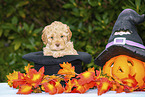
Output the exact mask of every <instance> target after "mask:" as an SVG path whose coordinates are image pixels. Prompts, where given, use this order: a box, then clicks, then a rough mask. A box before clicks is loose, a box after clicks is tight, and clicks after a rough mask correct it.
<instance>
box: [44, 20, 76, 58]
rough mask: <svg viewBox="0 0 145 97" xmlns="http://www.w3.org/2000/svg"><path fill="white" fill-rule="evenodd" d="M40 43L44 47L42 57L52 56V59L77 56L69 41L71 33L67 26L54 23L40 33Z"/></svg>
mask: <svg viewBox="0 0 145 97" xmlns="http://www.w3.org/2000/svg"><path fill="white" fill-rule="evenodd" d="M42 32H43V34H42V41H43V43H44V44H45V45H46V47H44V48H43V54H44V56H53V57H54V58H57V57H63V56H64V55H78V53H77V51H76V50H75V49H74V47H73V42H71V41H70V39H71V36H72V32H71V31H70V29H69V26H67V25H66V24H63V23H61V22H58V21H54V22H53V23H52V24H51V25H48V26H46V27H45V28H44V30H43V31H42Z"/></svg>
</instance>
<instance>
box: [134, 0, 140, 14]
mask: <svg viewBox="0 0 145 97" xmlns="http://www.w3.org/2000/svg"><path fill="white" fill-rule="evenodd" d="M140 4H141V0H135V5H136V11H137V13H138V12H139V9H140Z"/></svg>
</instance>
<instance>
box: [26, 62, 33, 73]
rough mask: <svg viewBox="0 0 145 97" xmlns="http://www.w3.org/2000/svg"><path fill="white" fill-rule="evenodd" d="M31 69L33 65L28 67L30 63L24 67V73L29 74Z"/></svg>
mask: <svg viewBox="0 0 145 97" xmlns="http://www.w3.org/2000/svg"><path fill="white" fill-rule="evenodd" d="M31 67H34V66H33V65H30V63H29V64H28V65H27V66H25V67H24V70H25V71H26V73H28V72H29V69H31Z"/></svg>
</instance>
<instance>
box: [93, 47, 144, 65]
mask: <svg viewBox="0 0 145 97" xmlns="http://www.w3.org/2000/svg"><path fill="white" fill-rule="evenodd" d="M118 55H128V56H130V57H133V58H136V59H138V60H141V61H144V62H145V49H141V48H137V47H133V46H130V45H113V46H110V47H109V48H106V49H105V50H104V51H103V52H101V53H100V54H99V55H98V57H97V58H96V59H95V61H94V62H95V64H96V65H98V66H101V67H103V66H104V65H105V63H106V62H107V61H108V60H110V59H111V58H113V57H115V56H118Z"/></svg>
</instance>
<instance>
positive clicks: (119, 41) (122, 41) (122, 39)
mask: <svg viewBox="0 0 145 97" xmlns="http://www.w3.org/2000/svg"><path fill="white" fill-rule="evenodd" d="M117 44H121V45H125V44H127V45H131V46H135V47H138V48H142V49H145V46H144V45H142V44H140V43H137V42H134V41H130V40H126V38H125V37H117V38H115V39H114V41H112V42H110V43H108V44H107V45H106V48H108V47H110V46H112V45H117Z"/></svg>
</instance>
